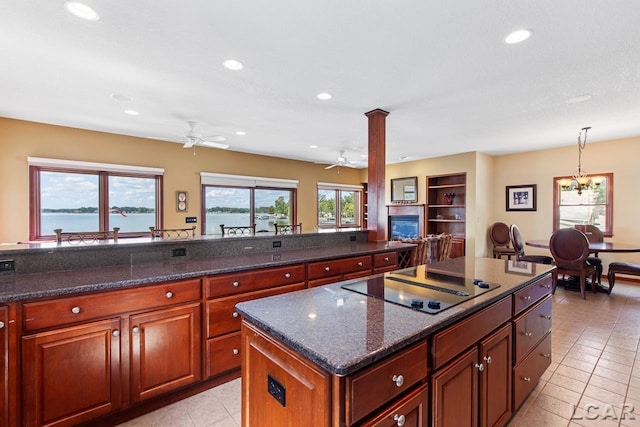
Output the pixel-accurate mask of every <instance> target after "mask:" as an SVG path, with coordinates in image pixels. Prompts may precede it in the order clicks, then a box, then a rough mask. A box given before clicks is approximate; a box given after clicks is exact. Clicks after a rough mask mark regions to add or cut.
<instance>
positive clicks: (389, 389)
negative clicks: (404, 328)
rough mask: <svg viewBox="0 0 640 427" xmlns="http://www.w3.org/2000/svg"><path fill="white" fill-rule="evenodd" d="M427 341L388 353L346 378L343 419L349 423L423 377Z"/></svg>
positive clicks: (425, 365)
mask: <svg viewBox="0 0 640 427" xmlns="http://www.w3.org/2000/svg"><path fill="white" fill-rule="evenodd" d="M427 358H428V353H427V343H426V341H423V342H421V343H419V344H418V345H416V346H414V347H411V348H409V349H407V350H404V351H402V352H400V353H399V354H397V355H394V356H391V357H389V358H388V359H385V360H383V361H381V362H378V363H376V364H375V365H373V366H372V367H369V368H367V369H366V370H365V371H363V372H360V373H358V374H354V375H350V376H348V377H347V380H346V384H347V385H346V399H345V400H346V415H347V416H346V422H347V425H352V424H354V423H355V422H357V421H360V420H361V419H363V418H364V417H365V416H367V415H369V414H371V413H372V412H373V411H374V410H375V409H377V408H380V407H382V406H384V405H385V404H386V403H387V402H390V401H391V400H393V399H394V398H395V397H397V396H399V395H400V394H402V393H404V392H406V391H407V390H409V389H410V388H411V387H412V386H413V385H415V384H417V383H419V382H426V380H427V374H428V370H427Z"/></svg>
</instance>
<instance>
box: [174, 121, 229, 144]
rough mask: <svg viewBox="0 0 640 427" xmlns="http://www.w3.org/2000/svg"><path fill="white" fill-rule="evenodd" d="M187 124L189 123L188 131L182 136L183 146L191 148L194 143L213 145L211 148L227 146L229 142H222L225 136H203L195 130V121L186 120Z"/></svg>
mask: <svg viewBox="0 0 640 427" xmlns="http://www.w3.org/2000/svg"><path fill="white" fill-rule="evenodd" d="M187 124H188V125H189V132H187V134H186V135H185V136H184V137H183V138H182V139H183V140H184V145H183V146H182V147H183V148H191V147H193V146H194V145H202V146H205V147H213V148H222V149H225V148H229V144H223V143H222V142H223V141H225V140H226V139H225V137H223V136H209V137H203V136H201V135H200V134H198V133H197V132H196V131H195V127H196V125H197V123H196V122H194V121H192V120H188V121H187Z"/></svg>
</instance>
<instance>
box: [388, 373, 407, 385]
mask: <svg viewBox="0 0 640 427" xmlns="http://www.w3.org/2000/svg"><path fill="white" fill-rule="evenodd" d="M391 380H392V381H393V382H394V383H396V387H402V384H404V377H403V376H402V375H394V376H393V378H391Z"/></svg>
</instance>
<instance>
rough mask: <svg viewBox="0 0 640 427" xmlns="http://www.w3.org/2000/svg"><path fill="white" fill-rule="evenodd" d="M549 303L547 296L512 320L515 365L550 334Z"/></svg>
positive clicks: (549, 299) (549, 297)
mask: <svg viewBox="0 0 640 427" xmlns="http://www.w3.org/2000/svg"><path fill="white" fill-rule="evenodd" d="M551 303H552V300H551V296H550V295H549V296H547V297H546V298H545V299H543V300H542V301H540V302H539V303H538V304H537V305H535V306H534V307H532V308H531V310H528V311H527V312H525V314H523V315H521V316H520V317H518V318H517V319H515V320H514V322H513V329H514V334H513V336H514V338H515V353H514V354H515V362H514V363H515V364H518V363H520V361H521V360H522V359H523V358H524V357H525V356H526V355H527V354H528V353H529V351H531V349H532V348H533V347H534V346H535V345H536V344H537V343H538V342H539V341H540V340H541V339H542V337H544V336H545V335H546V334H547V333H549V332H551Z"/></svg>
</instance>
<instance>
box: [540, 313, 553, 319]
mask: <svg viewBox="0 0 640 427" xmlns="http://www.w3.org/2000/svg"><path fill="white" fill-rule="evenodd" d="M540 316H542V317H544V318H545V319H547V320H551V315H550V314H541V315H540Z"/></svg>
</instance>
